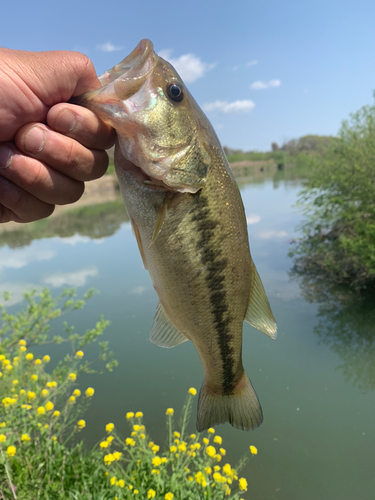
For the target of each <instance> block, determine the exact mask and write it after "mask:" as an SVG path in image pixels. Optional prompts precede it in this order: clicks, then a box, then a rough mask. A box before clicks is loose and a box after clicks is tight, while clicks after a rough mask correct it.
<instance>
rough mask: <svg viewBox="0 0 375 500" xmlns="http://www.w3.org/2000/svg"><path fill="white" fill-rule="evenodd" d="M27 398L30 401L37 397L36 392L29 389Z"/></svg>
mask: <svg viewBox="0 0 375 500" xmlns="http://www.w3.org/2000/svg"><path fill="white" fill-rule="evenodd" d="M27 398H28V400H29V401H33V400H34V399H35V398H36V394H35V392H33V391H27Z"/></svg>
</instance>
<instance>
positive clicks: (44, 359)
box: [43, 354, 51, 363]
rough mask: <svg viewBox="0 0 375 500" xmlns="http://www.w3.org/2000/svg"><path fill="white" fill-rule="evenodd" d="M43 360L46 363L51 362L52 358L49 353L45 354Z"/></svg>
mask: <svg viewBox="0 0 375 500" xmlns="http://www.w3.org/2000/svg"><path fill="white" fill-rule="evenodd" d="M43 361H44V362H45V363H49V362H50V361H51V358H50V357H49V356H48V354H46V355H45V356H43Z"/></svg>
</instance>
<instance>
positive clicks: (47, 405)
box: [45, 401, 54, 411]
mask: <svg viewBox="0 0 375 500" xmlns="http://www.w3.org/2000/svg"><path fill="white" fill-rule="evenodd" d="M45 408H46V410H47V411H52V410H53V408H54V404H53V403H52V401H48V403H46V406H45Z"/></svg>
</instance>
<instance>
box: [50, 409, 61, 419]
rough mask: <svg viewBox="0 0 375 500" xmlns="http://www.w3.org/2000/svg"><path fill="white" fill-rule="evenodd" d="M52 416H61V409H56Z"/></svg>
mask: <svg viewBox="0 0 375 500" xmlns="http://www.w3.org/2000/svg"><path fill="white" fill-rule="evenodd" d="M52 416H53V417H54V418H59V416H60V412H59V410H55V411H54V412H53V413H52Z"/></svg>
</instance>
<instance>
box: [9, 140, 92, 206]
mask: <svg viewBox="0 0 375 500" xmlns="http://www.w3.org/2000/svg"><path fill="white" fill-rule="evenodd" d="M4 147H6V146H5V145H4V144H3V145H1V148H4ZM9 149H10V150H11V153H12V154H11V156H10V159H9V160H8V163H7V167H6V168H1V169H0V175H2V176H3V177H5V178H6V179H8V180H9V181H11V182H12V183H14V184H16V185H17V186H18V187H19V188H21V189H22V190H24V191H26V192H27V193H29V194H30V195H33V196H35V197H36V198H38V199H39V200H41V201H42V202H44V203H48V204H52V205H66V204H68V203H74V202H75V201H77V200H79V198H80V197H81V196H82V194H83V192H84V189H85V185H84V183H83V182H80V181H77V180H75V179H72V178H70V177H67V176H66V175H64V174H62V173H60V172H58V171H57V170H55V169H53V168H51V167H49V166H47V165H45V164H44V163H43V162H41V161H39V160H37V159H35V158H31V157H29V156H25V155H23V154H21V153H20V151H18V150H17V149H16V148H15V147H13V146H10V147H9ZM0 151H1V149H0ZM0 157H1V153H0ZM5 205H6V204H5Z"/></svg>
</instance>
